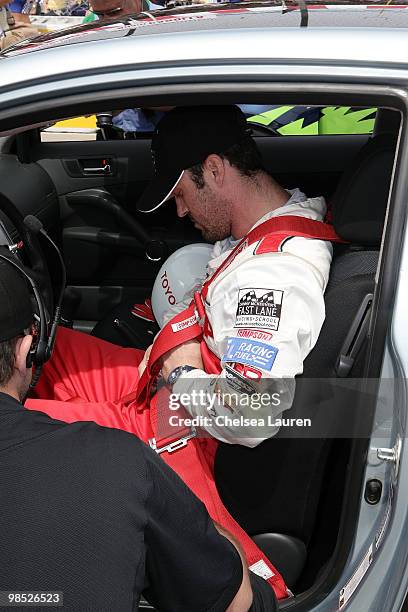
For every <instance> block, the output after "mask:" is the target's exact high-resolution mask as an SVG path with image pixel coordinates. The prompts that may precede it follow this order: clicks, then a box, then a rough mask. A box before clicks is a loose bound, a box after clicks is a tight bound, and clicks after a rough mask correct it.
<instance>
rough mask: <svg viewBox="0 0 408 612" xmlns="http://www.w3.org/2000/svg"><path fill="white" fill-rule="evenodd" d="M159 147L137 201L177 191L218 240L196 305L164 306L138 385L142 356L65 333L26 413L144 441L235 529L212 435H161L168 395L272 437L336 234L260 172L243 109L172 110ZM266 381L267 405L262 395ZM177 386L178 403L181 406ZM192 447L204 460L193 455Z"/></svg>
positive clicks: (211, 429)
mask: <svg viewBox="0 0 408 612" xmlns="http://www.w3.org/2000/svg"><path fill="white" fill-rule="evenodd" d="M152 155H153V161H154V167H155V177H154V180H153V181H152V183H151V184H150V186H149V188H148V189H147V190H146V192H145V193H144V195H143V196H142V199H141V201H140V208H141V209H142V210H144V211H145V212H149V211H152V210H155V209H156V208H158V207H159V206H160V205H162V204H163V203H164V202H165V201H167V200H168V199H170V198H171V197H174V198H175V200H176V206H177V213H178V215H179V216H185V215H187V214H188V215H189V216H190V218H191V219H192V221H193V222H194V225H195V226H196V227H197V228H198V229H200V230H201V231H202V233H203V236H204V238H206V239H207V240H209V241H212V242H214V241H217V242H216V244H215V246H214V250H213V257H212V258H211V260H210V262H209V276H208V278H207V280H206V281H205V282H204V284H203V287H202V289H201V291H196V292H195V294H194V300H193V301H192V303H191V304H190V305H189V306H188V303H187V302H186V303H185V304H178V305H176V306H175V307H174V309H171V310H169V312H168V316H167V319H169V322H168V323H167V325H165V326H164V328H163V329H162V331H161V332H160V333H159V334H158V336H157V337H156V339H155V342H154V343H153V345H152V347H151V348H150V349H149V350H148V351H147V352H146V354H145V356H144V358H143V360H142V361H141V363H140V365H139V371H140V373H141V378H140V380H139V379H138V376H137V369H136V364H137V363H139V361H140V360H141V354H140V352H137V351H135V350H132V349H124V348H119V347H114V346H113V345H111V344H108V343H105V342H103V341H101V340H98V339H97V338H92V337H89V336H86V337H81V335H80V334H78V333H75V332H71V331H70V330H65V329H61V330H60V331H59V334H58V338H57V343H56V350H55V352H54V355H53V358H52V360H51V362H49V363H48V364H46V366H45V368H44V372H43V376H42V379H41V380H40V383H39V385H38V386H37V388H36V393H37V395H38V396H39V397H41V398H42V401H41V405H38V404H37V403H36V400H29V402H28V403H27V407H29V408H31V409H37V410H38V409H40V410H42V411H44V410H45V411H46V412H47V413H48V414H50V416H53V417H54V418H60V419H63V420H67V421H69V422H72V421H76V420H94V421H96V422H97V423H99V424H102V425H108V426H111V427H119V428H122V429H125V430H127V431H132V432H133V433H135V434H136V435H138V436H139V437H141V438H142V439H144V440H145V441H149V443H150V445H151V446H152V447H153V448H156V450H157V451H158V452H162V455H161V456H162V457H163V459H164V460H165V461H166V462H167V463H169V465H171V466H172V467H173V468H174V469H175V470H176V471H177V472H178V473H179V475H181V477H182V478H183V480H185V482H186V483H187V484H188V485H189V486H190V487H191V488H192V490H193V491H194V492H195V493H196V494H197V495H198V496H199V497H201V499H202V500H203V501H204V502H205V503H206V505H207V509H208V511H209V512H210V515H211V516H212V517H213V518H214V519H215V520H218V521H219V522H221V523H223V522H224V526H227V525H228V528H229V529H230V530H231V531H233V532H234V526H233V525H232V524H231V521H232V520H233V519H232V518H231V517H230V516H229V515H228V517H229V518H228V519H226V514H225V513H226V510H225V508H223V507H222V508H223V510H222V513H221V514H222V517H221V518H220V514H219V513H218V510H219V508H220V504H221V502H220V500H218V501H217V502H214V499H215V497H216V496H217V492H216V488H215V485H214V482H213V476H212V470H213V461H214V454H215V448H216V444H215V442H214V440H213V438H211V439H207V440H200V441H198V440H197V438H196V437H195V436H196V433H195V432H194V433H192V432H191V430H190V431H189V433H187V434H186V433H185V429H186V427H184V430H183V433H182V434H179V436H178V437H179V439H178V440H176V443H177V446H172V444H173V443H172V442H170V443H167V442H168V441H169V439H170V440H171V439H172V434H173V431H171V432H170V433H169V432H165V433H164V434H163V432H160V431H159V429H160V427H159V425H158V423H159V421H160V419H159V417H158V414H159V410H158V408H160V401H161V398H162V399H163V397H164V403H165V404H166V405H167V410H168V408H169V407H170V411H172V410H173V411H174V412H176V413H178V412H179V408H180V411H181V410H182V408H183V407H184V408H186V409H187V411H188V413H189V415H190V416H192V417H197V416H202V417H210V418H207V419H206V420H205V419H203V421H202V422H200V424H199V426H200V427H202V428H203V429H205V430H206V431H207V433H209V434H210V435H211V436H214V437H215V438H217V439H218V440H222V441H226V442H229V443H240V444H246V445H248V446H254V445H256V444H259V442H261V441H262V440H263V439H265V438H268V437H270V436H272V435H274V434H275V433H276V431H277V430H278V428H279V426H278V425H277V424H276V423H275V420H274V419H275V417H277V416H278V415H279V414H281V413H282V412H283V411H284V410H287V409H288V408H290V406H291V403H292V399H293V393H294V377H295V376H296V375H297V374H300V373H301V372H302V367H303V366H302V364H303V360H304V358H305V357H306V356H307V354H308V353H309V352H310V350H311V349H312V348H313V346H314V344H315V343H316V340H317V338H318V334H319V332H320V328H321V326H322V323H323V320H324V300H323V293H324V290H325V287H326V284H327V281H328V275H329V268H330V262H331V255H332V248H331V244H330V242H329V241H330V240H335V239H336V236H335V235H334V233H333V231H332V229H331V228H330V226H327V224H325V223H323V222H322V221H323V218H324V216H325V212H326V205H325V202H324V200H323V198H320V197H319V198H312V199H307V198H306V196H305V195H304V194H302V193H301V192H300V191H299V190H295V191H293V192H291V193H289V192H288V191H287V190H285V189H283V188H282V187H281V186H280V185H278V183H276V181H274V179H272V177H271V176H269V175H268V174H267V173H266V172H265V171H264V170H263V168H262V163H261V159H260V156H259V153H258V151H257V149H256V146H255V143H254V142H253V140H252V138H251V137H250V134H249V133H248V130H247V124H246V121H245V117H244V115H243V114H242V112H241V111H240V110H239V109H238V107H235V106H220V107H202V108H200V107H186V108H177V109H174V110H172V111H171V112H169V113H168V114H167V115H166V116H165V118H164V119H163V120H162V121H161V122H160V123H159V125H158V128H157V129H156V132H155V135H154V137H153V141H152ZM186 305H187V306H188V308H187V310H184V307H185V306H186ZM172 315H175V316H174V317H173V318H171V316H172ZM75 343H77V344H75ZM78 349H80V350H78ZM163 379H164V381H165V382H166V383H167V395H166V392H165V391H164V389H163V388H161V389H160V386H161V385H160V381H161V380H163ZM157 384H158V388H159V392H158V393H156V394H155V395H153V392H154V390H155V389H156V386H155V385H157ZM260 385H261V386H260ZM262 385H263V386H262ZM169 387H170V390H168V388H169ZM259 388H261V389H262V391H263V392H264V394H266V395H267V396H268V397H269V402H265V403H264V404H263V403H260V402H259V401H258V400H259V398H258V397H257V395H259V394H258V393H257V391H258V389H259ZM169 392H171V394H172V396H173V399H174V396H176V397H177V398H179V399H180V401H179V403H178V404H177V403H176V405H175V406H174V405H170V404H171V402H169V401H168V399H169V397H168V394H169ZM194 392H196V393H194ZM163 393H164V395H163ZM161 394H162V395H161ZM197 396H198V401H195V402H194V401H192V400H193V399H194V397H195V398H196V399H197ZM46 399H49V400H54V401H48V402H47V401H44V400H46ZM55 400H59V401H55ZM244 400H246V401H244ZM161 403H162V404H163V401H161ZM180 404H181V405H180ZM174 409H175V410H174ZM166 414H167V415H168V412H167V413H166ZM254 415H255V416H256V418H254V419H252V418H248V419H247V421H245V419H242V418H239V417H253V416H254ZM231 417H238V418H234V419H232V418H231ZM262 417H266V418H264V419H262ZM267 417H272V418H271V419H269V418H267ZM181 420H182V419H181ZM262 420H264V423H263V424H261V422H262ZM159 424H160V423H159ZM181 425H182V424H181ZM180 427H181V426H180ZM180 427H179V429H180ZM181 429H183V428H182V427H181ZM152 433H153V435H152ZM174 437H176V436H175V435H173V438H174ZM191 438H194V439H193V441H192V443H188V441H189V440H191ZM160 440H162V443H160ZM176 449H177V452H174V451H175V450H176ZM179 449H182V450H179ZM163 451H164V452H163ZM166 451H169V452H166ZM190 452H191V453H193V454H194V453H196V454H194V457H193V455H191V456H190V458H189V459H187V453H190ZM182 458H183V460H182ZM184 458H185V460H184ZM198 464H199V465H200V466H201V467H200V469H198V470H197V469H195V468H196V467H197V465H198ZM204 481H205V482H204ZM205 487H207V488H208V491H207V493H203V489H204V488H205ZM210 489H211V491H209V490H210ZM210 498H211V499H210ZM214 503H215V508H214ZM235 533H237V532H236V531H235ZM238 537H240V541H241V543H242V544H243V546H244V547H246V545H247V544H248V546H247V547H246V554H247V559H248V564H249V565H250V567H251V568H253V567H256V569H257V570H259V573H260V574H261V575H262V576H263V577H264V578H265V579H267V580H268V581H270V583H271V585H272V586H273V587H274V588H275V592H276V593H277V595H278V597H285V596H286V595H287V591H286V589H285V587H284V585H282V584H281V583H279V585H278V586H277V581H279V580H281V578H280V576H279V574H278V573H277V572H276V570H275V568H273V569H272V568H271V566H270V565H269V566H268V560H265V559H263V560H262V561H259V562H255V563H254V562H253V561H254V559H257V558H259V551H256V552H255V553H254V552H253V551H250V552H248V550H249V549H250V548H251V546H252V544H251V543H248V542H243V539H244V540H245V537H244V536H243V537H241V534H239V536H238ZM259 563H261V569H259V568H260V566H259ZM254 571H255V570H254ZM257 573H258V572H257Z"/></svg>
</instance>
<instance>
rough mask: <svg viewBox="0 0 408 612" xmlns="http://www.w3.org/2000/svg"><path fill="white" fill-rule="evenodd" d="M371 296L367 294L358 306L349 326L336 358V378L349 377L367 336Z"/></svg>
mask: <svg viewBox="0 0 408 612" xmlns="http://www.w3.org/2000/svg"><path fill="white" fill-rule="evenodd" d="M372 303H373V294H372V293H368V294H367V295H366V296H365V297H364V299H363V301H362V302H361V304H360V308H359V309H358V311H357V314H356V316H355V317H354V320H353V322H352V324H351V327H350V330H349V332H348V334H347V336H346V339H345V341H344V342H343V346H342V347H341V349H340V354H339V356H338V358H337V362H336V366H335V372H336V376H337V377H338V378H347V376H349V374H350V372H351V370H352V368H353V366H354V362H355V360H356V358H357V355H358V353H359V351H360V348H361V346H362V344H363V342H364V340H365V339H366V338H367V336H368V329H369V324H370V315H371V305H372Z"/></svg>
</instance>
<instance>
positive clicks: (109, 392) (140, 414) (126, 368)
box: [26, 216, 340, 599]
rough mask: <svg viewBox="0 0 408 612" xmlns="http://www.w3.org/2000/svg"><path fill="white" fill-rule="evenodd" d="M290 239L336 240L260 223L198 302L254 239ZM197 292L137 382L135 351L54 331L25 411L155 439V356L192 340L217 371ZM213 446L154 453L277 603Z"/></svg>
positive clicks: (321, 228) (285, 224) (138, 354)
mask: <svg viewBox="0 0 408 612" xmlns="http://www.w3.org/2000/svg"><path fill="white" fill-rule="evenodd" d="M293 235H297V236H305V237H313V238H321V239H323V240H333V241H340V239H339V238H338V237H337V236H336V235H335V234H334V231H333V229H332V228H330V227H329V226H325V224H324V223H322V222H316V221H311V220H310V219H304V218H301V217H293V216H292V217H288V216H287V217H278V218H276V219H271V220H269V221H266V222H265V223H262V224H261V225H260V226H258V227H257V228H255V230H253V231H252V232H250V233H249V234H248V236H246V237H245V238H244V239H243V240H242V241H241V242H240V243H239V244H238V246H237V247H236V248H235V249H233V251H232V252H231V253H230V255H229V256H228V257H227V258H226V260H224V262H223V263H222V264H221V266H220V267H219V268H218V270H217V271H216V272H215V274H214V275H213V276H212V277H211V279H209V281H207V282H206V283H205V284H204V286H203V290H202V292H201V295H202V296H203V298H205V296H206V294H207V292H208V287H209V285H210V283H211V282H213V280H214V279H215V278H216V277H217V276H218V275H219V274H220V273H221V271H223V270H225V268H226V267H227V266H228V265H229V264H230V263H231V262H232V261H233V259H234V258H235V257H236V256H237V255H238V253H239V252H240V251H241V250H242V249H243V248H246V247H247V246H249V245H250V244H253V243H254V242H258V241H260V244H259V245H258V247H257V248H258V249H259V251H258V252H270V251H276V250H277V249H278V248H279V244H280V243H281V241H282V239H283V238H285V237H288V236H293ZM201 295H200V294H197V295H196V296H195V301H193V302H192V303H191V305H190V307H189V308H188V309H187V310H186V311H184V312H182V313H180V314H179V315H177V316H176V317H174V318H173V319H172V321H171V322H170V323H168V324H167V325H166V326H165V328H164V329H163V330H162V332H161V333H160V334H159V335H158V337H157V338H156V340H155V342H154V345H153V348H152V351H151V354H150V358H149V361H148V365H147V368H146V371H145V373H144V375H143V376H142V379H141V380H140V381H139V376H138V370H137V365H138V364H139V362H140V361H141V359H142V357H143V352H142V351H137V350H135V349H124V348H121V347H117V346H115V345H113V344H110V343H108V342H104V341H102V340H99V339H97V338H94V337H92V336H87V335H85V334H77V333H75V332H72V331H70V330H67V329H64V328H60V329H59V330H58V337H57V342H56V348H55V350H54V354H53V358H52V360H51V361H50V362H49V363H47V364H46V365H45V367H44V371H43V375H42V377H41V379H40V382H39V384H38V385H37V387H36V390H35V391H36V396H37V397H38V398H41V399H30V400H28V401H27V402H26V407H27V408H29V409H30V410H40V411H42V412H46V413H47V414H49V415H50V416H52V417H53V418H57V419H61V420H64V421H67V422H74V421H84V420H91V421H95V422H96V423H98V424H99V425H104V426H107V427H115V428H119V429H123V430H125V431H128V432H131V433H134V434H135V435H137V436H138V437H140V438H141V439H142V440H144V441H145V442H147V441H148V440H149V438H152V437H153V436H156V437H157V435H158V429H159V426H158V420H159V417H160V413H161V408H160V406H159V404H163V406H165V407H167V412H168V394H166V391H165V390H163V391H162V392H159V393H158V394H156V395H155V396H154V398H153V401H150V402H149V401H148V400H147V398H148V397H149V389H150V383H151V381H152V379H154V378H155V376H156V374H157V370H158V368H159V363H160V358H161V357H162V355H163V354H164V353H165V352H167V351H168V350H170V349H171V348H174V347H175V346H178V345H180V344H182V343H184V342H186V341H187V340H190V339H193V338H197V339H200V340H201V353H202V357H203V362H204V365H205V369H206V371H207V372H208V373H217V372H219V360H218V358H217V357H216V356H215V355H214V354H213V353H211V351H209V349H208V347H207V345H206V344H205V342H204V341H203V340H202V328H201V326H200V324H202V323H203V322H204V323H205V319H206V317H205V312H204V309H203V305H202V302H201ZM196 310H197V313H198V319H200V321H193V323H192V324H188V325H187V326H185V327H183V326H179V328H177V329H175V328H173V327H172V325H175V324H177V323H182V322H183V321H186V320H188V319H189V318H191V317H193V316H194V314H195V311H196ZM199 323H200V324H199ZM149 404H150V405H149ZM149 408H150V409H149ZM216 448H217V441H216V440H214V439H205V438H193V439H192V440H190V441H189V443H188V444H187V445H186V446H185V447H184V448H183V449H182V450H179V451H176V452H174V453H171V454H170V453H167V452H164V453H162V455H161V456H162V458H163V460H164V461H166V463H168V465H170V466H171V467H172V468H173V469H174V470H175V471H176V472H177V473H178V474H179V476H180V477H181V478H182V479H183V480H184V482H185V483H186V484H187V485H188V486H189V487H190V488H191V489H192V490H193V491H194V493H195V494H196V495H197V497H199V498H200V499H201V500H202V501H203V502H204V503H205V505H206V507H207V510H208V512H209V514H210V516H211V517H212V518H213V519H214V520H216V521H217V522H219V523H220V524H221V525H222V526H224V527H225V528H226V529H227V530H228V531H230V532H231V533H232V534H233V535H235V537H236V538H237V539H238V540H239V541H240V542H241V544H242V546H243V548H244V551H245V554H246V558H247V562H248V565H252V564H253V563H255V562H258V561H260V560H262V561H263V562H264V564H265V565H267V566H268V568H269V569H270V570H271V572H272V576H271V577H270V578H269V579H268V582H269V583H270V584H271V586H272V587H273V588H274V590H275V593H276V595H277V597H278V598H279V599H282V598H285V597H287V596H288V591H287V588H286V586H285V583H284V581H283V578H282V577H281V576H280V574H279V573H278V572H277V571H276V569H275V568H274V567H273V566H272V564H271V563H270V561H269V560H268V559H267V558H266V557H265V556H264V555H263V554H262V553H261V551H260V550H259V549H258V547H257V546H256V545H255V544H254V542H253V541H252V540H251V538H250V537H249V536H248V535H247V534H246V533H245V532H244V531H243V530H242V529H241V527H240V526H239V525H238V524H237V523H236V522H235V521H234V519H233V518H232V517H231V516H230V514H229V513H228V511H227V510H226V508H225V507H224V505H223V504H222V501H221V499H220V498H219V495H218V492H217V489H216V485H215V482H214V473H213V471H214V457H215V452H216Z"/></svg>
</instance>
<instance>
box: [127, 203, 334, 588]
mask: <svg viewBox="0 0 408 612" xmlns="http://www.w3.org/2000/svg"><path fill="white" fill-rule="evenodd" d="M296 236H299V237H303V238H311V239H318V240H327V241H332V242H343V241H342V240H341V239H340V238H339V237H338V236H337V235H336V233H335V232H334V229H333V227H332V226H331V225H328V224H326V223H324V222H322V221H313V220H311V219H306V218H304V217H297V216H293V215H287V216H280V217H276V218H272V219H269V220H268V221H265V222H264V223H262V224H260V225H258V226H257V227H256V228H254V229H253V230H252V231H250V232H249V233H248V234H247V235H246V236H245V237H244V238H243V239H242V240H241V241H240V242H239V244H238V245H237V246H236V247H235V248H234V249H233V250H232V251H231V253H230V254H229V255H228V257H227V258H226V259H225V260H224V261H223V263H222V264H221V265H220V266H219V268H218V269H217V270H216V271H215V273H214V274H213V275H212V276H211V278H209V279H208V280H207V281H206V282H205V283H204V285H203V287H202V289H201V291H200V292H196V293H195V295H194V300H192V302H191V304H190V306H189V307H188V308H187V309H186V310H184V311H182V312H181V313H179V314H177V315H176V316H175V317H173V318H172V319H171V320H170V321H169V322H168V323H167V324H166V325H165V326H164V327H163V329H162V330H161V331H160V333H159V334H158V336H157V337H156V339H155V341H154V344H153V346H152V349H151V353H150V356H149V360H148V363H147V367H146V369H145V371H144V373H143V375H142V377H141V379H140V381H139V384H138V388H137V392H136V396H137V402H136V403H137V410H138V411H139V412H143V411H144V410H145V409H146V408H150V423H151V431H150V433H148V432H146V439H145V441H146V442H149V444H150V446H151V447H152V448H154V449H155V450H156V452H158V453H160V454H161V456H162V458H163V459H164V460H165V461H166V463H167V464H168V465H169V466H170V467H172V468H173V469H174V470H175V471H176V472H177V473H178V474H179V476H180V477H181V478H182V479H183V480H184V482H185V483H186V484H187V485H188V486H189V487H190V488H191V489H192V490H193V492H194V493H195V494H196V495H197V497H199V498H200V499H201V501H202V502H203V503H204V504H205V506H206V508H207V511H208V512H209V514H210V516H211V517H212V519H213V520H215V521H216V522H217V523H219V524H220V525H222V526H223V527H224V528H225V529H227V530H228V531H229V532H230V533H232V534H233V535H234V536H235V537H236V538H237V540H238V541H239V542H240V543H241V545H242V547H243V549H244V552H245V555H246V560H247V563H248V567H249V568H250V569H251V570H252V571H254V572H255V573H257V574H258V575H260V576H262V577H263V578H264V579H265V580H267V581H268V582H269V584H270V585H271V586H272V588H273V589H274V591H275V594H276V596H277V598H278V599H283V598H285V597H288V595H289V594H290V592H289V591H288V589H287V587H286V585H285V582H284V580H283V578H282V576H281V575H280V574H279V572H278V571H277V570H276V568H275V567H274V566H273V565H272V564H271V562H270V561H269V559H268V558H267V557H266V556H265V555H264V554H263V553H262V552H261V550H260V549H259V548H258V547H257V546H256V545H255V543H254V542H253V540H252V539H251V538H250V537H249V536H248V534H247V533H246V532H245V531H244V530H243V529H242V528H241V527H240V526H239V525H238V523H237V522H236V521H235V520H234V519H233V518H232V516H231V515H230V514H229V512H228V511H227V509H226V508H225V507H224V505H223V503H222V501H221V499H220V497H219V495H218V491H217V488H216V484H215V481H214V460H215V453H216V450H217V446H218V442H217V440H215V439H214V438H208V437H207V438H204V437H197V432H196V430H195V429H194V428H188V427H183V428H182V429H179V430H177V429H174V428H171V433H169V427H168V424H167V433H163V430H164V431H165V430H166V427H165V425H166V423H165V421H166V418H167V421H168V416H169V414H171V413H169V394H170V392H169V391H168V390H167V389H166V388H162V389H160V390H159V391H158V393H156V394H155V395H154V396H153V397H152V398H151V395H152V388H153V385H154V384H155V382H156V380H157V378H158V375H159V371H160V363H161V359H162V357H163V355H164V354H165V353H167V352H168V351H170V350H171V349H173V348H175V347H177V346H179V345H181V344H184V343H185V342H187V341H189V340H198V341H200V350H201V356H202V360H203V364H204V369H205V371H206V373H208V374H219V373H220V372H221V365H220V359H219V358H218V357H217V356H216V355H215V354H214V353H213V352H212V351H211V350H210V349H209V348H208V346H207V344H206V343H205V341H204V337H205V336H206V335H211V326H210V323H209V321H208V318H207V316H206V311H205V308H204V303H205V300H206V297H207V295H208V291H209V288H210V286H211V284H212V283H213V282H214V281H215V280H216V279H217V278H218V277H219V276H220V275H221V274H222V273H223V272H224V271H225V270H226V269H227V268H228V266H229V265H230V264H231V263H232V262H233V261H234V259H235V258H236V257H237V256H238V255H239V253H241V252H242V251H243V250H244V249H247V248H249V247H251V246H253V245H256V246H255V248H254V255H262V254H263V253H274V252H278V251H280V250H281V247H282V245H283V243H284V241H286V240H287V239H288V238H291V237H296ZM132 399H134V394H133V397H132ZM163 424H164V425H163ZM160 434H161V435H160Z"/></svg>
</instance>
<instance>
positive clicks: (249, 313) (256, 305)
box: [235, 288, 283, 331]
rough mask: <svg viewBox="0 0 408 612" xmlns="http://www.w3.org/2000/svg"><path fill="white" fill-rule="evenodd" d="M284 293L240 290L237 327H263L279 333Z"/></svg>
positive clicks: (265, 290) (267, 290)
mask: <svg viewBox="0 0 408 612" xmlns="http://www.w3.org/2000/svg"><path fill="white" fill-rule="evenodd" d="M282 299H283V291H279V290H278V289H252V288H248V289H240V290H239V294H238V308H237V313H236V319H235V327H261V328H266V329H273V330H274V331H277V329H278V328H279V321H280V317H281V311H282Z"/></svg>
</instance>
